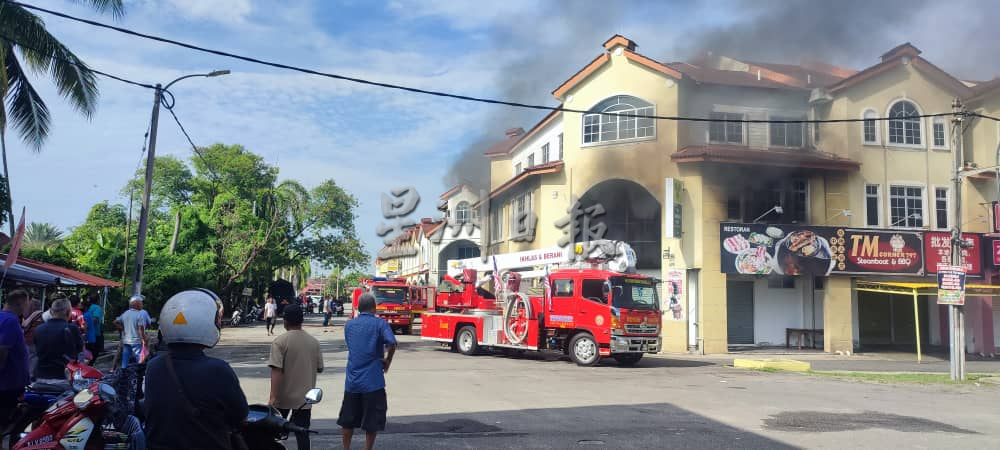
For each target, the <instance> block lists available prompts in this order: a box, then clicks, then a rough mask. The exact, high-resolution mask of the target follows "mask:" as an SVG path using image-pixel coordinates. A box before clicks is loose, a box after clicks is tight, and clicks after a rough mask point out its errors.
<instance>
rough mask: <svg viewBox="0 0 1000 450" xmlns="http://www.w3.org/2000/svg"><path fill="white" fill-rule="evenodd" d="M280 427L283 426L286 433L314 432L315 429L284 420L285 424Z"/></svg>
mask: <svg viewBox="0 0 1000 450" xmlns="http://www.w3.org/2000/svg"><path fill="white" fill-rule="evenodd" d="M282 428H284V429H285V432H287V433H316V432H315V431H312V430H310V429H308V428H303V427H300V426H298V425H296V424H294V423H291V422H285V425H284V426H283V427H282Z"/></svg>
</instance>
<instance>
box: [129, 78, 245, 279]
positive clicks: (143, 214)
mask: <svg viewBox="0 0 1000 450" xmlns="http://www.w3.org/2000/svg"><path fill="white" fill-rule="evenodd" d="M227 74H229V71H228V70H213V71H211V72H209V73H199V74H194V75H185V76H183V77H180V78H177V79H176V80H174V81H171V82H169V83H167V85H166V86H162V85H160V84H159V83H157V84H156V87H155V89H154V93H153V119H152V122H151V123H150V125H149V150H148V152H149V153H148V154H147V155H146V184H145V186H144V187H143V191H142V209H141V210H139V236H138V237H137V238H136V242H135V273H134V274H133V275H132V295H140V294H142V268H143V265H144V264H145V262H146V233H147V232H148V230H149V194H150V191H151V190H152V188H153V162H154V161H155V158H156V129H157V125H158V124H159V122H160V103H162V101H163V91H166V90H168V89H170V86H173V85H174V83H176V82H178V81H181V80H184V79H187V78H193V77H206V78H208V77H217V76H221V75H227ZM172 98H173V97H172V96H171V99H172ZM167 108H172V106H167Z"/></svg>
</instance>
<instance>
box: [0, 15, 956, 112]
mask: <svg viewBox="0 0 1000 450" xmlns="http://www.w3.org/2000/svg"><path fill="white" fill-rule="evenodd" d="M0 2H6V3H10V4H13V5H18V6H21V7H24V8H28V9H32V10H35V11H40V12H43V13H46V14H51V15H53V16H57V17H62V18H64V19H68V20H72V21H75V22H80V23H84V24H87V25H91V26H95V27H100V28H105V29H109V30H113V31H117V32H119V33H124V34H127V35H131V36H136V37H140V38H143V39H149V40H153V41H157V42H161V43H166V44H171V45H175V46H179V47H184V48H187V49H190V50H195V51H199V52H203V53H209V54H213V55H218V56H224V57H227V58H232V59H237V60H240V61H245V62H250V63H254V64H260V65H264V66H269V67H274V68H278V69H286V70H291V71H295V72H301V73H306V74H310V75H316V76H320V77H326V78H332V79H335V80H342V81H350V82H352V83H358V84H364V85H368V86H376V87H382V88H387V89H395V90H400V91H406V92H412V93H416V94H424V95H432V96H436V97H445V98H452V99H457V100H465V101H471V102H479V103H488V104H494V105H505V106H513V107H517V108H525V109H535V110H543V111H559V112H569V113H579V114H601V115H602V116H615V117H617V116H622V117H628V118H637V119H657V120H673V121H684V122H716V123H810V124H811V123H849V122H865V121H885V120H893V119H918V118H929V117H943V116H951V115H953V114H954V113H952V112H945V113H937V114H921V115H911V116H897V117H891V118H890V117H876V118H853V119H798V120H794V119H793V120H773V119H712V118H704V117H684V116H660V115H639V114H620V113H606V112H594V111H586V110H580V109H572V108H564V107H562V106H557V107H553V106H545V105H535V104H529V103H520V102H513V101H507V100H498V99H493V98H486V97H474V96H469V95H461V94H453V93H449V92H442V91H433V90H428V89H421V88H416V87H412V86H404V85H399V84H393V83H385V82H380V81H373V80H368V79H364V78H357V77H349V76H346V75H339V74H335V73H329V72H321V71H318V70H314V69H309V68H304V67H298V66H293V65H289V64H284V63H279V62H274V61H267V60H263V59H259V58H254V57H250V56H244V55H239V54H236V53H230V52H225V51H222V50H215V49H210V48H207V47H201V46H198V45H194V44H190V43H186V42H182V41H178V40H174V39H169V38H165V37H161V36H155V35H152V34H147V33H141V32H138V31H134V30H131V29H128V28H124V27H119V26H115V25H109V24H106V23H102V22H97V21H94V20H90V19H84V18H82V17H76V16H72V15H69V14H66V13H62V12H59V11H53V10H50V9H46V8H42V7H39V6H34V5H30V4H27V3H21V2H16V1H12V0H0Z"/></svg>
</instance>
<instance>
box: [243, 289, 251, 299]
mask: <svg viewBox="0 0 1000 450" xmlns="http://www.w3.org/2000/svg"><path fill="white" fill-rule="evenodd" d="M243 296H244V297H251V296H253V289H252V288H243Z"/></svg>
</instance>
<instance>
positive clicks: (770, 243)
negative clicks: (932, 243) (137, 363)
mask: <svg viewBox="0 0 1000 450" xmlns="http://www.w3.org/2000/svg"><path fill="white" fill-rule="evenodd" d="M720 238H721V240H722V252H721V263H722V267H721V269H722V272H723V273H733V274H744V275H771V274H776V275H789V276H792V275H802V274H810V275H814V276H827V275H830V274H832V273H836V274H887V275H888V274H901V275H911V274H912V275H923V274H924V258H923V249H924V246H923V239H922V236H921V233H920V232H916V231H895V230H893V231H884V230H873V229H852V228H839V227H819V226H817V227H813V226H802V225H770V224H741V223H723V224H721V234H720Z"/></svg>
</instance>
